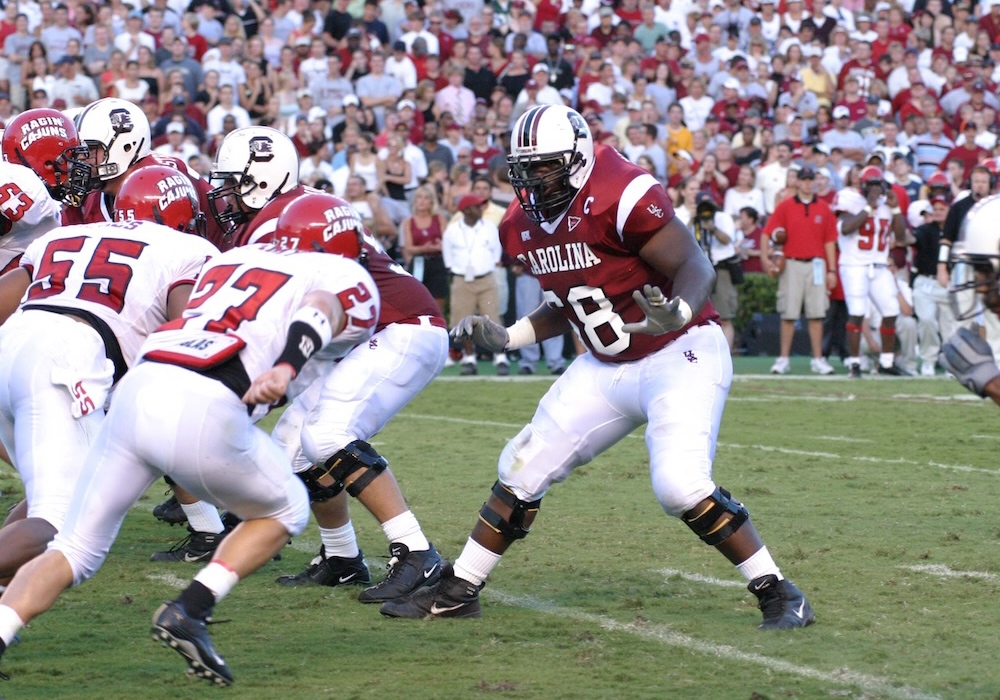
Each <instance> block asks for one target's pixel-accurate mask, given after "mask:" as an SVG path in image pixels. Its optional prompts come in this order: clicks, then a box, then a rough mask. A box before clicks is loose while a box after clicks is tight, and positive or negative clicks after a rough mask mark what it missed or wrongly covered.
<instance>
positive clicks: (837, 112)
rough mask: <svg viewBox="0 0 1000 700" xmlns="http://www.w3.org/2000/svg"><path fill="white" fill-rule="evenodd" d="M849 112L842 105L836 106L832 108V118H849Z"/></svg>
mask: <svg viewBox="0 0 1000 700" xmlns="http://www.w3.org/2000/svg"><path fill="white" fill-rule="evenodd" d="M850 116H851V110H849V109H848V108H847V107H845V106H844V105H837V106H836V107H834V108H833V118H834V119H840V118H841V117H850Z"/></svg>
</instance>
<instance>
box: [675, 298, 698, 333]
mask: <svg viewBox="0 0 1000 700" xmlns="http://www.w3.org/2000/svg"><path fill="white" fill-rule="evenodd" d="M677 313H679V314H680V315H681V318H682V319H684V323H682V324H681V328H683V327H684V326H686V325H687V324H689V323H691V317H692V316H693V315H694V313H693V312H692V311H691V305H690V304H688V303H687V302H686V301H684V300H683V299H681V300H680V302H679V303H678V304H677Z"/></svg>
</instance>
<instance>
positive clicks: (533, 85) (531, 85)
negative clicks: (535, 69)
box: [524, 79, 538, 88]
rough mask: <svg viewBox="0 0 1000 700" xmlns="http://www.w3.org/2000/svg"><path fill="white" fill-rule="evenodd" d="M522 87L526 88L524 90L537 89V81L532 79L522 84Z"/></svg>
mask: <svg viewBox="0 0 1000 700" xmlns="http://www.w3.org/2000/svg"><path fill="white" fill-rule="evenodd" d="M524 87H526V88H537V87H538V81H537V80H534V79H532V80H529V81H528V82H526V83H525V84H524Z"/></svg>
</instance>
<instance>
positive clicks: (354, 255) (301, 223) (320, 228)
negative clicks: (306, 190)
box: [263, 193, 366, 263]
mask: <svg viewBox="0 0 1000 700" xmlns="http://www.w3.org/2000/svg"><path fill="white" fill-rule="evenodd" d="M364 234H365V225H364V224H363V223H362V221H361V214H359V213H358V211H357V210H356V209H355V208H354V207H352V206H351V205H350V204H349V203H348V202H347V201H346V200H343V199H341V198H340V197H334V196H333V195H332V194H323V193H317V194H304V195H302V196H301V197H298V198H296V199H295V200H293V201H292V203H291V204H289V205H288V206H287V207H285V210H284V211H283V212H281V215H280V216H279V217H278V222H277V224H276V226H275V230H274V233H273V234H271V237H270V239H269V240H270V241H272V242H274V243H277V244H278V245H279V246H281V247H284V248H294V249H296V250H311V251H319V252H322V253H333V254H334V255H343V256H344V257H345V258H351V259H352V260H357V261H358V262H360V263H364V262H365V258H366V256H365V247H364V240H363V236H364ZM263 240H268V239H263Z"/></svg>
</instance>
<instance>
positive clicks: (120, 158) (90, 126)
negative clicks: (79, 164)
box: [74, 97, 152, 190]
mask: <svg viewBox="0 0 1000 700" xmlns="http://www.w3.org/2000/svg"><path fill="white" fill-rule="evenodd" d="M74 121H75V122H76V130H77V132H78V133H79V135H80V143H81V144H82V145H84V146H87V148H88V149H89V150H90V151H94V150H95V149H96V148H98V147H100V148H102V149H103V151H104V154H103V157H101V156H100V155H98V158H100V160H99V161H98V162H97V163H96V164H95V163H94V162H93V160H90V161H89V162H90V165H92V166H94V165H96V168H95V169H94V171H92V172H91V176H90V183H89V188H88V189H89V190H94V189H98V188H100V186H101V183H102V182H107V181H108V180H114V179H115V178H118V177H121V176H123V175H125V173H126V172H128V169H129V168H130V167H131V166H132V165H133V164H134V163H135V162H136V161H137V160H139V159H140V158H142V157H143V156H147V155H149V153H150V142H151V141H152V135H151V133H150V129H149V119H147V118H146V114H145V112H143V111H142V109H140V108H139V106H138V105H136V104H134V103H132V102H129V101H128V100H121V99H118V98H117V97H105V98H104V99H101V100H97V101H96V102H94V103H92V104H91V105H90V106H89V107H87V108H86V109H84V110H83V111H82V112H81V113H79V114H78V115H76V117H75V118H74ZM91 158H93V154H91Z"/></svg>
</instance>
